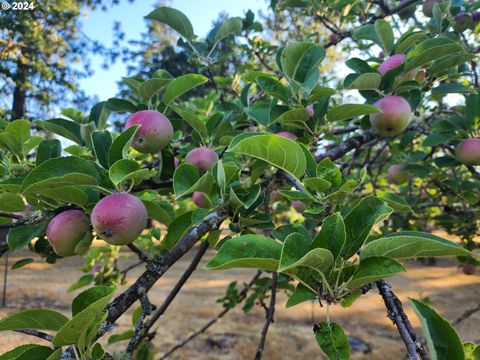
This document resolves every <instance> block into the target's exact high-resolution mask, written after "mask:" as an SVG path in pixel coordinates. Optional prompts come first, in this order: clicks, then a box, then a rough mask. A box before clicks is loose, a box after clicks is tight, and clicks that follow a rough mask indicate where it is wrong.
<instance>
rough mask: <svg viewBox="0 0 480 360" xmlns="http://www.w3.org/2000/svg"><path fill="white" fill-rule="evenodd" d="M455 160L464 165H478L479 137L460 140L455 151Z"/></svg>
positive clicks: (479, 163)
mask: <svg viewBox="0 0 480 360" xmlns="http://www.w3.org/2000/svg"><path fill="white" fill-rule="evenodd" d="M455 153H456V155H457V160H458V161H460V162H461V163H462V164H465V165H480V139H473V138H472V139H467V140H464V141H462V142H461V143H460V144H459V145H458V146H457V149H456V151H455Z"/></svg>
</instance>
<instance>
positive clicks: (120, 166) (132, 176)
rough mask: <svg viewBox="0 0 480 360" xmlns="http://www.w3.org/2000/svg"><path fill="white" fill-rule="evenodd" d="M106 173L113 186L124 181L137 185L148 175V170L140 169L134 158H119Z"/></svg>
mask: <svg viewBox="0 0 480 360" xmlns="http://www.w3.org/2000/svg"><path fill="white" fill-rule="evenodd" d="M108 175H109V177H110V180H111V181H112V183H113V184H114V185H115V186H117V185H119V184H122V183H125V182H126V181H131V182H132V183H133V184H134V185H138V184H140V183H141V182H142V181H143V180H145V179H146V178H148V177H149V175H150V171H149V170H148V169H142V168H141V167H140V164H139V163H138V162H136V161H135V160H130V159H121V160H118V161H117V162H116V163H115V164H113V165H112V167H111V168H110V170H109V171H108Z"/></svg>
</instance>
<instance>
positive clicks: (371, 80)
mask: <svg viewBox="0 0 480 360" xmlns="http://www.w3.org/2000/svg"><path fill="white" fill-rule="evenodd" d="M381 82H382V76H381V75H380V74H379V73H373V72H370V73H365V74H361V75H360V76H358V77H357V78H356V79H355V80H354V81H353V82H352V83H351V84H350V85H349V86H348V89H358V90H376V89H378V88H379V87H380V83H381Z"/></svg>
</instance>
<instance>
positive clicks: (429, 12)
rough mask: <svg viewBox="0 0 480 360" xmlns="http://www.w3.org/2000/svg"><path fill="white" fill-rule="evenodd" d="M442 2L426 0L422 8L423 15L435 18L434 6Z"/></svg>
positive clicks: (439, 0)
mask: <svg viewBox="0 0 480 360" xmlns="http://www.w3.org/2000/svg"><path fill="white" fill-rule="evenodd" d="M441 1H442V0H425V1H424V2H423V6H422V11H423V15H425V16H426V17H432V16H433V6H434V5H435V4H438V3H440V2H441Z"/></svg>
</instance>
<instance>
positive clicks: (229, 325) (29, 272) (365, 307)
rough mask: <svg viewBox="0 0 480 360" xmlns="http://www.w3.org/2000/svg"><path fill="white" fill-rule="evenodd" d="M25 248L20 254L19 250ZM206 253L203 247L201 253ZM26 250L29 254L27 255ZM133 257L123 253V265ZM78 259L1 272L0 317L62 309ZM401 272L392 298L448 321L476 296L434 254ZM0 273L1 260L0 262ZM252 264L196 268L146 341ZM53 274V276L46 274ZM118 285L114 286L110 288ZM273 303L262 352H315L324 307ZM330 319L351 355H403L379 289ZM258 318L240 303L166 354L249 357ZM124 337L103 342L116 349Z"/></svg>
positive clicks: (168, 280)
mask: <svg viewBox="0 0 480 360" xmlns="http://www.w3.org/2000/svg"><path fill="white" fill-rule="evenodd" d="M21 255H22V254H15V255H14V256H11V257H10V264H13V262H14V261H16V260H19V259H20V258H22V256H21ZM23 255H25V254H23ZM212 255H213V252H210V253H208V256H207V259H205V260H208V258H210V257H211V256H212ZM28 256H31V255H30V254H29V255H28ZM191 257H192V254H188V255H186V256H185V257H184V258H183V259H182V260H181V261H180V262H179V263H177V264H176V265H175V267H173V268H172V269H170V271H168V272H167V274H166V276H164V277H163V278H162V279H160V280H159V281H158V283H157V284H156V285H155V287H154V288H153V289H152V290H151V291H150V300H151V301H152V302H153V303H154V304H157V305H158V304H160V303H161V302H162V300H163V299H164V297H165V296H166V295H167V294H168V292H169V291H170V289H171V288H172V286H173V285H174V284H175V282H176V280H177V279H178V278H179V277H180V275H181V274H182V272H183V270H184V269H185V268H186V267H187V266H188V264H189V259H191ZM133 261H135V259H134V258H133V257H132V258H131V259H130V260H125V261H124V263H123V264H122V265H123V266H125V267H126V266H127V265H128V264H129V263H132V262H133ZM81 265H82V262H81V259H80V258H68V259H64V260H61V262H60V263H59V264H57V265H49V264H46V263H44V262H42V261H41V260H39V261H36V262H35V263H33V264H30V265H28V266H26V267H24V268H21V269H18V270H14V271H9V280H8V285H9V286H8V308H6V309H0V318H2V317H3V316H5V315H6V314H8V313H11V312H14V311H17V310H18V309H20V308H26V307H27V308H31V307H48V308H52V309H56V310H59V311H61V312H64V313H65V314H67V315H68V312H69V303H70V301H71V300H72V299H73V297H74V296H75V295H76V294H77V293H78V292H80V290H78V291H77V292H75V293H73V294H67V293H66V289H67V288H68V286H69V285H70V284H71V283H72V282H74V281H75V280H76V279H78V278H79V277H80V276H81V272H80V270H79V268H80V267H81ZM407 268H408V272H407V273H404V274H402V275H399V276H396V277H394V278H392V279H391V280H390V282H391V284H392V285H393V288H394V290H395V292H396V293H397V295H399V297H400V299H401V300H402V301H403V302H404V303H406V302H407V298H408V297H414V298H417V299H418V298H428V299H429V300H430V301H431V303H432V304H433V305H434V306H435V308H436V309H437V310H438V311H439V312H440V313H441V314H442V315H443V316H445V317H446V318H447V319H449V320H453V319H455V318H456V317H458V316H459V315H460V314H462V313H463V312H464V311H465V310H466V309H468V308H471V307H473V306H474V305H475V304H477V303H478V301H479V298H480V286H479V285H480V276H479V275H480V274H479V273H478V272H477V275H474V276H467V275H464V274H463V273H462V272H461V271H460V270H459V269H458V267H457V266H456V264H455V263H454V262H451V261H449V260H440V261H438V262H437V265H436V266H434V267H427V266H423V265H422V264H421V263H419V262H416V261H412V262H409V263H408V264H407ZM141 270H142V269H141V268H138V269H135V270H134V271H132V272H131V273H130V274H129V277H128V278H129V279H130V280H132V279H134V278H135V277H136V276H138V275H139V274H140V272H141ZM0 271H2V273H3V264H2V266H1V267H0ZM253 274H254V270H249V269H246V270H242V269H240V270H228V271H206V270H203V269H202V268H199V269H197V271H196V272H195V273H194V275H193V276H192V277H191V279H190V280H189V281H188V282H187V284H186V285H185V286H184V289H183V291H182V292H181V293H180V295H179V296H178V297H177V298H176V299H175V301H174V302H173V304H172V305H171V307H170V308H169V309H168V310H167V313H166V314H165V315H164V316H163V318H161V320H160V321H159V323H158V324H159V329H158V334H157V336H156V337H155V340H154V344H155V346H156V347H157V349H158V351H159V353H163V352H164V351H166V350H168V349H169V348H170V347H171V346H173V345H174V344H176V343H177V342H178V341H179V340H181V339H183V338H184V337H185V336H186V335H188V334H189V333H190V332H192V331H195V330H196V329H198V328H199V327H201V326H202V325H203V324H204V323H205V322H207V321H208V320H209V319H210V318H211V317H213V316H215V315H216V314H218V313H219V312H220V311H221V310H222V308H221V305H219V304H217V303H216V302H215V300H216V299H217V298H219V297H221V296H222V295H223V294H224V291H225V288H226V286H227V285H228V284H229V283H230V282H231V281H234V280H238V281H239V283H240V282H241V281H248V280H249V279H250V278H251V277H252V276H253ZM53 279H54V280H53ZM120 290H121V289H119V290H118V292H119V291H120ZM278 301H279V306H278V307H277V312H276V316H275V323H274V324H273V325H272V326H271V327H270V332H269V336H268V339H267V343H266V349H265V353H264V359H269V360H280V359H297V358H300V359H322V358H323V357H322V354H321V352H320V350H319V349H318V347H317V345H316V342H315V340H314V338H313V333H312V311H313V317H314V319H315V320H316V321H320V320H324V317H325V312H324V309H320V308H318V306H314V307H312V305H311V304H310V303H304V304H301V305H298V306H296V307H293V308H290V309H285V302H286V296H285V295H284V294H280V295H279V299H278ZM406 310H407V314H408V315H409V316H410V318H411V320H412V322H413V324H414V326H415V327H416V328H417V329H418V326H419V322H418V319H417V318H416V317H415V315H414V314H413V311H412V309H411V308H410V307H409V306H408V305H407V306H406ZM132 311H133V309H132V310H130V311H129V312H128V313H127V315H126V316H124V317H122V318H121V319H120V320H119V322H118V325H119V326H118V328H117V329H115V332H122V331H125V330H127V329H128V328H129V327H130V324H131V320H130V319H131V313H132ZM331 317H332V320H333V321H335V322H338V323H340V324H341V325H342V326H344V328H345V330H346V332H347V333H348V334H349V335H351V336H354V337H356V338H359V339H361V340H363V341H364V342H366V343H368V344H369V345H370V347H371V349H372V352H371V353H369V354H363V353H362V352H360V351H357V352H353V354H352V359H371V360H376V359H382V360H383V359H401V358H402V356H403V355H404V349H403V345H402V343H401V342H400V341H399V336H398V333H397V332H396V329H395V327H394V326H393V325H392V323H391V321H389V319H388V318H387V317H386V313H385V308H384V306H383V303H382V300H381V298H380V297H379V295H378V294H377V293H376V292H375V291H372V292H370V293H369V294H367V295H365V296H364V297H363V298H361V299H360V300H359V301H357V302H356V303H354V305H353V306H352V307H350V308H348V309H343V308H341V307H340V306H336V307H334V308H333V309H332V310H331ZM263 322H264V311H263V310H262V309H259V308H256V309H254V310H252V311H251V312H250V313H249V314H246V315H244V314H243V313H242V312H241V310H240V309H235V310H234V311H231V312H230V313H229V314H227V315H226V316H225V317H224V318H223V319H222V320H221V321H220V322H218V323H217V324H216V325H214V326H213V327H211V328H210V329H209V330H208V331H207V332H206V333H205V334H203V335H201V336H200V337H198V338H197V339H196V340H194V341H193V342H191V343H190V344H189V345H187V346H186V347H184V348H182V349H180V350H179V351H177V352H176V353H175V354H174V355H172V356H171V357H170V358H171V359H192V358H193V359H201V360H202V359H212V360H215V359H218V360H220V359H222V360H224V359H232V360H236V359H252V358H253V355H254V353H255V349H256V347H257V342H258V338H259V333H260V330H261V328H262V326H263ZM479 322H480V313H476V314H475V315H473V316H471V317H470V318H469V319H467V320H466V321H464V322H462V323H461V324H460V325H459V326H458V330H459V332H460V335H461V337H462V339H463V340H470V341H475V342H480V326H478V323H479ZM223 335H226V338H227V339H228V340H229V341H227V346H226V347H224V348H221V349H219V348H217V347H212V346H211V342H209V341H208V339H215V338H218V337H222V336H223ZM41 341H42V340H38V341H37V340H36V339H35V338H31V337H29V336H27V335H23V334H18V333H13V332H5V333H2V335H1V336H0V353H3V352H5V351H7V350H10V349H12V348H14V347H15V346H18V345H20V344H25V343H32V342H33V343H35V342H37V343H41ZM124 346H126V343H119V344H117V345H113V346H109V347H107V348H108V349H110V350H122V349H124Z"/></svg>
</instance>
